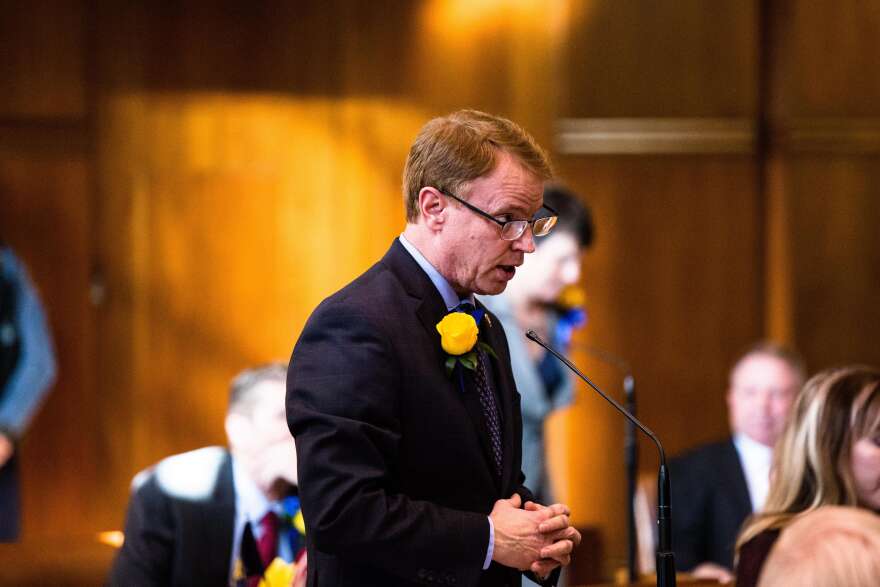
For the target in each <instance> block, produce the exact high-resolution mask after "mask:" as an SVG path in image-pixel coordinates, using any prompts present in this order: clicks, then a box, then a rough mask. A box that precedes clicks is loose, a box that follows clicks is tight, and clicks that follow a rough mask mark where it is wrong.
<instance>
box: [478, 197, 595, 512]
mask: <svg viewBox="0 0 880 587" xmlns="http://www.w3.org/2000/svg"><path fill="white" fill-rule="evenodd" d="M544 205H545V206H547V207H549V208H551V209H553V210H555V211H556V212H557V213H558V214H559V220H558V222H557V224H556V226H555V227H554V228H553V232H551V233H550V234H549V235H548V236H547V237H545V238H537V239H535V247H536V250H535V252H534V253H533V254H531V255H526V258H525V261H524V262H523V264H522V266H521V267H519V268H518V269H517V272H516V277H515V278H514V279H513V280H511V282H510V283H509V284H508V286H507V289H506V290H505V292H504V293H503V294H501V295H498V296H488V297H481V298H480V300H481V301H482V302H483V303H485V304H486V306H487V307H488V308H489V310H491V311H492V312H493V313H494V314H495V315H497V316H498V318H500V319H501V323H502V325H503V326H504V333H505V334H506V336H507V342H508V344H509V345H510V361H511V363H512V365H513V376H514V378H515V379H516V387H517V390H518V391H519V393H520V396H521V406H522V418H523V439H522V442H523V452H522V455H523V456H522V469H523V472H524V473H525V476H526V482H525V485H526V487H528V488H529V489H531V490H532V492H533V493H534V494H535V497H536V498H537V499H538V501H539V502H540V503H554V502H555V499H554V497H553V490H552V485H551V483H550V479H549V477H548V474H547V470H546V464H545V463H546V455H545V453H544V421H545V420H546V418H547V416H548V415H549V414H550V412H551V411H553V410H557V409H559V408H562V407H565V406H567V405H569V404H570V403H571V401H572V397H573V387H572V382H571V379H570V378H569V374H568V373H567V372H566V371H565V369H564V367H563V366H562V365H561V364H560V363H559V361H558V360H557V359H555V358H554V357H553V356H552V355H550V354H549V353H547V352H546V351H544V349H542V348H541V347H540V346H538V345H536V344H534V343H532V342H530V341H529V340H528V339H527V338H526V337H525V332H526V331H528V330H534V331H535V332H537V333H538V335H539V336H541V338H543V339H544V340H547V341H549V342H550V344H551V345H553V346H555V347H556V348H559V349H561V350H562V351H563V352H564V351H565V348H566V347H567V346H568V343H569V340H570V337H571V332H572V329H573V328H574V327H576V326H579V325H581V324H582V323H583V322H584V320H585V314H584V310H583V308H582V307H581V306H582V304H583V300H582V298H583V295H582V294H580V295H578V294H577V293H574V295H571V293H570V292H580V290H579V288H578V289H567V288H575V286H576V285H577V284H578V283H579V282H580V278H581V257H582V256H583V254H584V251H585V250H586V248H587V247H588V246H590V244H591V243H592V241H593V232H594V229H593V221H592V216H591V214H590V211H589V209H588V208H587V207H586V206H585V205H584V204H583V203H581V202H580V201H579V199H578V197H577V196H576V195H575V194H574V193H572V192H571V191H569V190H568V189H566V188H564V187H562V186H559V185H548V186H547V187H546V188H545V189H544ZM564 292H567V293H569V295H566V296H565V297H564V298H561V296H562V295H563V293H564Z"/></svg>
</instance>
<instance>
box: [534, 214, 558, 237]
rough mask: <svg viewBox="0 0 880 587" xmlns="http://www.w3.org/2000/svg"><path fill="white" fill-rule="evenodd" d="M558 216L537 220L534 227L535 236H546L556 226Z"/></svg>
mask: <svg viewBox="0 0 880 587" xmlns="http://www.w3.org/2000/svg"><path fill="white" fill-rule="evenodd" d="M556 218H557V217H556V216H545V217H544V218H538V219H537V220H535V224H534V225H532V232H533V234H534V235H535V236H545V235H546V234H547V233H549V232H550V230H551V229H552V228H553V227H554V226H556Z"/></svg>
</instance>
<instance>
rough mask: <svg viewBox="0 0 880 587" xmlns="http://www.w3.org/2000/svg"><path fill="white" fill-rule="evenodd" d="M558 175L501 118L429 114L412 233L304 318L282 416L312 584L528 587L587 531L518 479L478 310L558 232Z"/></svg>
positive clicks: (412, 160)
mask: <svg viewBox="0 0 880 587" xmlns="http://www.w3.org/2000/svg"><path fill="white" fill-rule="evenodd" d="M549 175H550V169H549V164H548V161H547V159H546V156H545V155H544V153H543V151H542V150H541V149H540V147H538V146H537V145H536V144H535V143H534V141H533V140H532V139H531V137H529V136H528V135H527V134H526V133H525V132H524V131H523V130H522V129H521V128H519V127H518V126H517V125H515V124H514V123H512V122H510V121H508V120H505V119H502V118H497V117H494V116H490V115H487V114H484V113H481V112H476V111H459V112H456V113H453V114H451V115H449V116H446V117H442V118H437V119H434V120H432V121H430V122H429V123H428V124H426V125H425V127H423V129H422V131H421V132H420V134H419V136H418V137H417V138H416V140H415V142H414V144H413V146H412V148H411V150H410V153H409V157H408V159H407V163H406V169H405V171H404V184H405V185H404V194H405V199H406V210H407V225H406V229H405V230H404V232H403V234H402V235H401V236H400V238H399V239H397V240H395V242H394V243H393V244H392V245H391V248H390V249H389V251H388V252H387V253H386V254H385V256H384V257H383V258H382V259H381V260H380V261H379V262H378V263H376V264H375V265H374V266H373V267H372V268H370V269H369V270H368V271H367V272H366V273H364V274H363V275H361V276H360V277H359V278H357V279H356V280H355V281H354V282H353V283H351V284H349V285H348V286H346V287H345V288H343V289H342V290H341V291H339V292H337V293H336V294H334V295H332V296H331V297H329V298H328V299H326V300H324V302H322V303H321V305H320V306H318V308H317V309H316V310H315V311H314V313H313V314H312V316H311V317H310V318H309V321H308V323H307V324H306V326H305V328H304V330H303V332H302V334H301V336H300V338H299V341H298V342H297V344H296V347H295V349H294V351H293V357H292V359H291V366H290V369H289V372H288V382H287V418H288V423H289V425H290V430H291V432H292V433H293V435H294V437H295V438H296V442H297V448H298V451H299V456H300V460H299V478H300V480H301V484H300V487H301V492H300V498H301V500H302V505H303V515H304V517H305V523H306V527H307V528H308V535H307V548H308V557H309V577H308V584H309V585H310V586H316V585H321V586H322V587H324V586H353V585H358V586H364V587H369V586H380V585H381V586H383V587H388V586H406V585H427V584H435V583H436V584H444V585H463V586H469V585H492V586H496V585H497V586H503V585H519V584H520V574H519V572H518V570H530V571H532V572H534V573H535V575H534V576H535V578H536V579H538V578H541V579H540V580H541V581H543V582H545V583H553V582H554V581H555V577H556V576H557V575H558V572H557V571H556V570H555V569H556V568H557V567H559V566H560V565H564V564H568V562H569V553H570V552H571V549H572V548H573V545H574V544H576V543H577V542H579V540H580V535H579V534H578V533H577V531H576V530H575V529H574V528H571V527H570V526H569V523H568V513H569V512H568V508H567V507H566V506H564V505H562V504H554V505H552V506H547V507H545V506H541V505H538V504H535V503H533V502H532V501H531V494H530V492H529V491H528V489H526V488H525V487H524V486H523V476H522V473H521V470H520V461H521V444H520V443H521V434H522V420H521V416H520V408H519V395H518V394H517V392H516V388H515V385H514V381H513V375H512V373H511V367H510V359H509V352H508V347H507V342H506V339H505V336H504V332H503V331H502V329H501V325H500V323H498V322H497V319H494V318H493V317H492V316H491V315H489V314H486V313H485V312H484V309H483V308H482V307H481V306H480V305H479V304H476V308H474V307H473V306H472V304H474V303H475V301H474V295H473V294H474V293H479V294H497V293H500V292H501V291H503V290H504V288H505V286H506V285H507V282H508V281H509V280H510V279H511V278H512V277H513V275H514V273H515V271H516V269H515V268H516V267H517V266H519V265H520V264H521V263H522V260H523V256H524V255H525V254H526V253H530V252H532V251H533V250H534V241H533V239H534V238H535V237H536V236H539V235H542V234H546V232H548V231H549V229H550V228H552V225H553V223H554V222H555V220H554V218H553V216H554V213H553V212H552V211H551V210H546V209H544V210H542V190H543V182H544V181H545V180H546V179H547V178H548V177H549ZM462 312H464V313H467V314H468V316H467V317H464V316H463V314H462ZM450 316H451V317H450ZM441 321H444V322H443V324H442V325H440V326H439V328H438V324H440V323H441ZM462 325H469V326H470V329H468V328H465V327H462V328H461V329H459V328H458V327H460V326H462ZM439 331H443V334H442V335H440V334H438V333H439ZM477 331H478V334H477ZM487 347H488V348H489V349H491V350H487ZM545 578H546V579H545Z"/></svg>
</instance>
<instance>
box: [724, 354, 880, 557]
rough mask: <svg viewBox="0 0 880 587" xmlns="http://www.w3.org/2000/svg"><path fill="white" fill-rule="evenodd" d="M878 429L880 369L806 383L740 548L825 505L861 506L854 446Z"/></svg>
mask: <svg viewBox="0 0 880 587" xmlns="http://www.w3.org/2000/svg"><path fill="white" fill-rule="evenodd" d="M878 428H880V371H878V370H877V369H875V368H873V367H862V366H856V367H844V368H838V369H830V370H827V371H823V372H822V373H819V374H818V375H816V376H814V377H813V378H812V379H810V380H809V381H807V383H806V384H805V385H804V389H803V391H802V392H801V394H800V396H799V397H798V398H797V400H796V401H795V405H794V407H793V408H792V413H791V416H790V417H789V420H788V423H787V424H786V426H785V430H784V431H783V433H782V437H781V438H780V439H779V443H778V444H777V445H776V449H775V451H774V455H773V472H772V479H771V482H770V491H769V493H768V495H767V502H766V504H765V505H764V510H763V511H762V512H760V513H758V514H755V515H754V516H752V517H751V518H750V519H749V520H747V521H746V524H745V525H744V527H743V530H742V531H741V532H740V535H739V538H738V539H737V543H736V548H737V551H739V548H740V547H741V546H742V545H743V544H745V543H746V542H748V541H749V540H751V539H752V538H754V537H755V536H756V535H758V534H760V533H761V532H763V531H764V530H769V529H777V528H783V527H785V526H786V525H788V523H789V522H790V521H791V520H792V518H794V517H795V516H797V515H798V514H801V513H804V512H808V511H812V510H815V509H817V508H819V507H821V506H823V505H851V506H855V505H858V497H857V495H856V489H855V483H854V481H853V475H852V471H851V470H850V454H851V451H852V445H853V443H854V442H855V441H856V440H858V439H860V438H864V437H865V436H868V435H871V434H874V433H875V432H876V431H877V430H878Z"/></svg>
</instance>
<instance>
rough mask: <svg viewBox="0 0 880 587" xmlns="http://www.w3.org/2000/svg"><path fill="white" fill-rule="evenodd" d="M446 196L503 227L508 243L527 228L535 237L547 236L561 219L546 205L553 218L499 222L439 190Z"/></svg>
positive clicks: (503, 236)
mask: <svg viewBox="0 0 880 587" xmlns="http://www.w3.org/2000/svg"><path fill="white" fill-rule="evenodd" d="M438 191H439V192H440V193H441V194H443V195H444V196H448V197H450V198H452V199H453V200H455V201H456V202H458V203H460V204H462V205H463V206H464V207H465V208H467V209H468V210H470V211H471V212H475V213H476V214H479V215H480V216H482V217H484V218H488V219H489V220H491V221H492V222H494V223H495V224H497V225H499V226H500V227H501V239H502V240H506V241H515V240H516V239H518V238H519V237H521V236H522V235H523V233H524V232H525V231H526V227H527V226H531V227H532V235H533V236H547V234H548V233H549V232H550V230H551V229H552V228H553V227H554V226H556V221H557V220H558V219H559V213H558V212H556V210H554V209H553V208H551V207H550V206H547V205H546V204H545V205H543V208H544V209H546V210H547V211H549V212H550V213H551V216H541V217H540V218H535V219H534V220H508V221H506V222H504V221H502V220H498V219H497V218H495V217H494V216H492V215H491V214H489V213H488V212H485V211H483V210H480V209H479V208H477V207H476V206H472V205H471V204H468V203H467V202H465V201H464V200H462V199H461V198H459V197H458V196H456V195H455V194H451V193H449V192H444V191H442V190H438Z"/></svg>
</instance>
